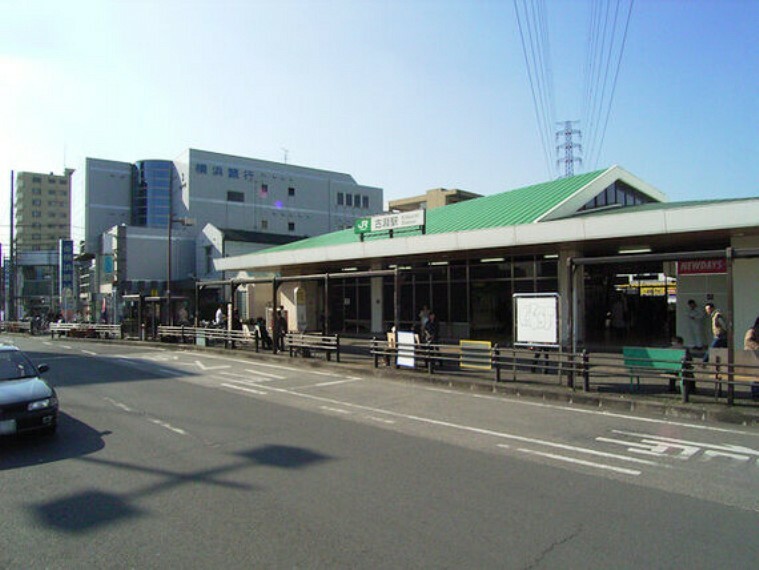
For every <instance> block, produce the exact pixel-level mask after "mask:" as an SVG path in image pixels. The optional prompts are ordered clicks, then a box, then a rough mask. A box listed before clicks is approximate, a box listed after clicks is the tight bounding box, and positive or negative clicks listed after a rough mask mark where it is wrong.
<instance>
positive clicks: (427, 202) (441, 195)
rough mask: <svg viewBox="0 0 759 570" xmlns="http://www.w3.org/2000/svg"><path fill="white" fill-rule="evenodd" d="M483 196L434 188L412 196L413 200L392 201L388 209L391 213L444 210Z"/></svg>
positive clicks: (400, 199) (463, 191) (456, 190)
mask: <svg viewBox="0 0 759 570" xmlns="http://www.w3.org/2000/svg"><path fill="white" fill-rule="evenodd" d="M481 197H482V194H475V193H474V192H466V191H465V190H458V189H452V190H448V189H446V188H433V189H432V190H427V192H425V193H424V194H422V195H421V196H412V197H411V198H399V199H397V200H391V201H390V202H389V203H388V209H389V210H390V211H391V212H410V211H412V210H432V209H434V208H442V207H443V206H448V205H450V204H458V203H459V202H465V201H466V200H472V199H473V198H481Z"/></svg>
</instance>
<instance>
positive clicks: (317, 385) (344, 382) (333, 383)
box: [298, 378, 361, 390]
mask: <svg viewBox="0 0 759 570" xmlns="http://www.w3.org/2000/svg"><path fill="white" fill-rule="evenodd" d="M359 380H361V378H348V379H345V380H332V381H330V382H319V383H318V384H309V385H308V386H298V390H304V389H306V388H323V387H325V386H335V385H337V384H349V383H351V382H357V381H359Z"/></svg>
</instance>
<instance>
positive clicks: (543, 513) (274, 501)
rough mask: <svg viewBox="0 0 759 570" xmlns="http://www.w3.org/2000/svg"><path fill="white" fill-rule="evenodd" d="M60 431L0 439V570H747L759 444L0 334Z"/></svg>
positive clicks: (757, 439) (292, 368)
mask: <svg viewBox="0 0 759 570" xmlns="http://www.w3.org/2000/svg"><path fill="white" fill-rule="evenodd" d="M0 341H4V342H13V343H15V344H17V345H18V346H20V347H21V348H22V349H24V350H26V351H27V352H28V353H29V354H30V356H32V358H33V359H34V360H35V361H36V362H37V363H41V362H46V363H48V364H49V365H50V368H51V370H50V372H49V373H48V374H46V376H47V378H48V379H49V380H51V381H52V382H53V383H54V384H55V385H56V386H57V389H58V391H59V397H60V400H61V406H62V408H61V409H62V415H61V424H60V428H59V432H58V434H57V435H56V436H55V437H53V438H37V437H35V438H21V439H11V440H6V441H2V442H0V484H1V487H0V488H1V489H2V492H1V493H0V513H2V515H1V516H0V568H19V567H23V568H74V567H76V568H85V567H86V568H95V567H97V568H104V567H110V568H180V567H181V568H208V567H225V568H346V567H351V568H610V567H614V568H718V567H729V568H755V567H756V562H757V560H759V533H758V532H757V529H759V430H758V429H756V428H739V427H736V428H733V427H730V426H727V425H722V424H711V425H706V424H694V423H689V422H678V421H663V420H660V419H656V418H647V417H644V416H633V415H630V414H613V413H609V412H601V411H597V410H591V409H587V408H579V407H574V408H573V407H569V406H561V405H548V404H544V403H542V402H538V401H532V400H527V399H514V398H507V397H502V396H488V395H483V394H477V393H469V392H462V391H455V390H445V389H441V388H439V387H435V386H432V385H429V386H428V385H423V384H410V383H406V382H399V381H392V380H386V379H382V380H380V379H377V378H373V377H371V376H369V375H368V374H367V375H361V374H356V373H355V371H351V372H344V371H341V368H340V367H339V366H323V367H319V368H313V367H307V366H306V367H303V366H299V365H300V364H301V362H299V361H297V360H289V359H287V358H282V359H281V360H280V361H278V362H271V361H267V362H262V361H256V360H249V359H245V358H241V357H239V355H233V356H230V357H224V356H220V355H211V354H201V353H195V352H192V351H175V350H158V349H150V348H147V347H140V346H123V345H116V344H105V343H87V342H84V341H69V340H56V341H52V342H51V341H50V340H49V339H48V338H45V337H37V338H30V337H21V336H0Z"/></svg>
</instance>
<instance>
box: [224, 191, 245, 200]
mask: <svg viewBox="0 0 759 570" xmlns="http://www.w3.org/2000/svg"><path fill="white" fill-rule="evenodd" d="M227 202H245V194H244V193H243V192H234V191H232V190H229V191H228V192H227Z"/></svg>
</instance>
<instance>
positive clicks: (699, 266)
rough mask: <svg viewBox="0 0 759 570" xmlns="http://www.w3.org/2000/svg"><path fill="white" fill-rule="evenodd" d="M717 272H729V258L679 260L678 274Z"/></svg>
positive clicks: (708, 273)
mask: <svg viewBox="0 0 759 570" xmlns="http://www.w3.org/2000/svg"><path fill="white" fill-rule="evenodd" d="M715 273H727V260H725V259H693V260H689V261H678V262H677V274H678V275H710V274H715Z"/></svg>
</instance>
